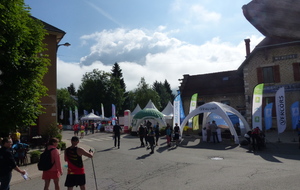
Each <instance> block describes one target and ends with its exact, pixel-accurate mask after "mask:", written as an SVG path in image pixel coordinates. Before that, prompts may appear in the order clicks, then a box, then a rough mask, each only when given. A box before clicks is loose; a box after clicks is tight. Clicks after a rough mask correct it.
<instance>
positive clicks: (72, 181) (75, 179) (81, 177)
mask: <svg viewBox="0 0 300 190" xmlns="http://www.w3.org/2000/svg"><path fill="white" fill-rule="evenodd" d="M83 185H85V174H68V175H67V178H66V182H65V187H74V186H76V187H77V186H83Z"/></svg>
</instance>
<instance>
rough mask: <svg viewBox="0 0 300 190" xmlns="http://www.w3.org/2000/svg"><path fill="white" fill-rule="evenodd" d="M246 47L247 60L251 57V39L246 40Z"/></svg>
mask: <svg viewBox="0 0 300 190" xmlns="http://www.w3.org/2000/svg"><path fill="white" fill-rule="evenodd" d="M244 41H245V46H246V58H247V57H248V55H250V39H245V40H244Z"/></svg>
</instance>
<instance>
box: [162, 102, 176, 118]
mask: <svg viewBox="0 0 300 190" xmlns="http://www.w3.org/2000/svg"><path fill="white" fill-rule="evenodd" d="M173 112H174V108H173V105H172V103H171V102H170V101H169V102H168V104H167V106H166V107H165V109H164V110H163V111H162V112H161V113H162V114H164V118H165V119H173V116H174V113H173Z"/></svg>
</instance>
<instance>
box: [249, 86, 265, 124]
mask: <svg viewBox="0 0 300 190" xmlns="http://www.w3.org/2000/svg"><path fill="white" fill-rule="evenodd" d="M263 90H264V84H258V85H256V87H255V88H254V91H253V101H252V129H254V128H255V127H259V129H260V130H262V122H261V121H262V97H263Z"/></svg>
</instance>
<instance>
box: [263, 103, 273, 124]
mask: <svg viewBox="0 0 300 190" xmlns="http://www.w3.org/2000/svg"><path fill="white" fill-rule="evenodd" d="M272 108H273V103H269V104H268V105H266V107H265V109H264V115H265V128H266V130H269V129H271V127H272Z"/></svg>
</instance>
